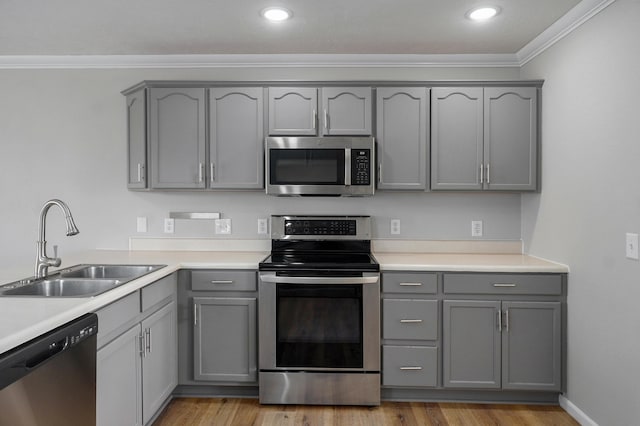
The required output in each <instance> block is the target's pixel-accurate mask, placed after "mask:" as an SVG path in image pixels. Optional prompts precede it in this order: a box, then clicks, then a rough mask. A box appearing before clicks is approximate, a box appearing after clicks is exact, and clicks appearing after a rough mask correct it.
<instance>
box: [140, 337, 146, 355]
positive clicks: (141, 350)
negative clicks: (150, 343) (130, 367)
mask: <svg viewBox="0 0 640 426" xmlns="http://www.w3.org/2000/svg"><path fill="white" fill-rule="evenodd" d="M138 341H139V343H140V356H142V357H146V356H147V352H146V350H145V348H146V346H145V344H144V333H140V335H139V336H138Z"/></svg>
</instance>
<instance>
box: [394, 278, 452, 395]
mask: <svg viewBox="0 0 640 426" xmlns="http://www.w3.org/2000/svg"><path fill="white" fill-rule="evenodd" d="M437 289H438V288H437V274H435V273H422V272H385V273H383V274H382V292H383V294H382V386H383V387H403V388H411V387H422V388H434V387H437V386H438V380H439V370H440V368H439V361H438V360H439V334H440V333H439V330H440V321H439V318H440V312H439V309H438V305H439V302H438V300H436V294H437V292H438V290H437Z"/></svg>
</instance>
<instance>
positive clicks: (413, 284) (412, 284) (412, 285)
mask: <svg viewBox="0 0 640 426" xmlns="http://www.w3.org/2000/svg"><path fill="white" fill-rule="evenodd" d="M398 285H402V286H411V287H419V286H421V285H422V283H399V284H398Z"/></svg>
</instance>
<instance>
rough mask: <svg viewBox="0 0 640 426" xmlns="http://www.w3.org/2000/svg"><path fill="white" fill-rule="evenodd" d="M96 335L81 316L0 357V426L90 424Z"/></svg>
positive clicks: (93, 324)
mask: <svg viewBox="0 0 640 426" xmlns="http://www.w3.org/2000/svg"><path fill="white" fill-rule="evenodd" d="M97 333H98V316H97V315H96V314H87V315H84V316H82V317H80V318H78V319H76V320H74V321H71V322H69V323H67V324H65V325H63V326H60V327H58V328H56V329H54V330H52V331H50V332H48V333H46V334H43V335H42V336H39V337H37V338H35V339H33V340H31V341H29V342H27V343H25V344H23V345H20V346H19V347H17V348H14V349H12V350H10V351H8V352H5V353H3V354H1V355H0V425H2V426H5V425H7V426H8V425H11V426H27V425H28V426H44V425H47V426H63V425H64V426H74V425H78V426H80V425H81V426H87V425H95V423H96V335H97Z"/></svg>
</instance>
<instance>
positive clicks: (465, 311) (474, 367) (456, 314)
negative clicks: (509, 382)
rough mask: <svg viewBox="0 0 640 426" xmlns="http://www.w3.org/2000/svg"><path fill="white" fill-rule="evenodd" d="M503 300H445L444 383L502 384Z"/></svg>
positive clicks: (461, 385)
mask: <svg viewBox="0 0 640 426" xmlns="http://www.w3.org/2000/svg"><path fill="white" fill-rule="evenodd" d="M500 321H501V318H500V302H499V301H492V300H489V301H470V300H445V301H444V302H443V358H444V372H443V373H444V374H443V377H444V383H443V384H444V386H445V387H447V388H479V389H480V388H500V384H501V383H500V366H501V364H500V358H501V357H500V347H501V341H500Z"/></svg>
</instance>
